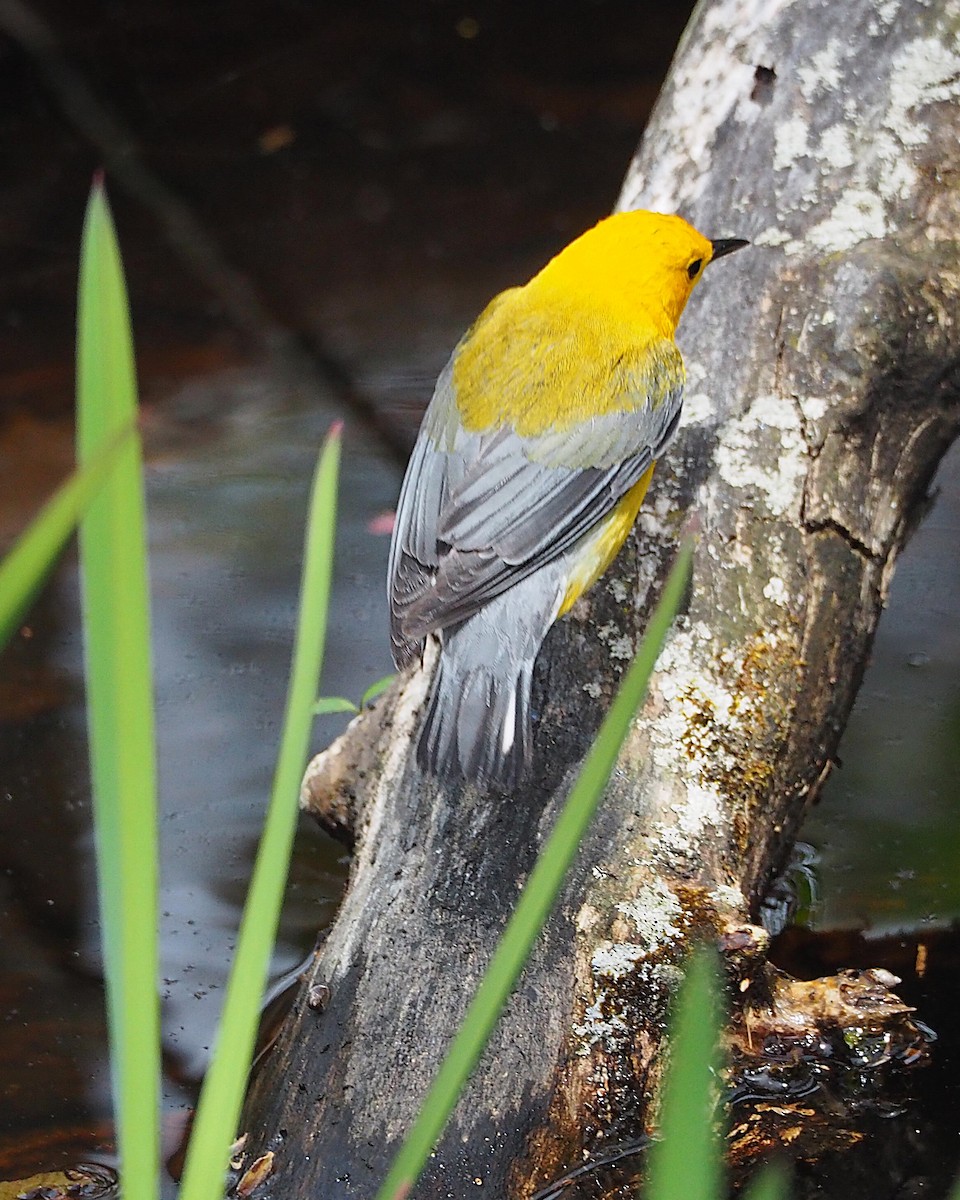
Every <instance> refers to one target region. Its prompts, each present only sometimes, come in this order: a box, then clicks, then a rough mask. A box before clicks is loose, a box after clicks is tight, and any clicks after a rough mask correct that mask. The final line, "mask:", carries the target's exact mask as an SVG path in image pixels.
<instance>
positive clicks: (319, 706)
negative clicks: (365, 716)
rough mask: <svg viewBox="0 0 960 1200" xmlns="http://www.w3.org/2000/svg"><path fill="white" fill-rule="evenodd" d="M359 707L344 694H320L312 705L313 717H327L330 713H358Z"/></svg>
mask: <svg viewBox="0 0 960 1200" xmlns="http://www.w3.org/2000/svg"><path fill="white" fill-rule="evenodd" d="M359 711H360V709H359V708H357V706H356V705H355V704H354V702H353V701H352V700H348V699H347V698H346V696H321V697H320V698H319V699H318V700H317V701H316V702H315V703H314V706H313V715H314V716H315V717H328V716H330V715H331V714H332V713H344V712H348V713H358V712H359Z"/></svg>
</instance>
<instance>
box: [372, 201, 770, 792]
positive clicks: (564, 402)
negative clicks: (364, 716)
mask: <svg viewBox="0 0 960 1200" xmlns="http://www.w3.org/2000/svg"><path fill="white" fill-rule="evenodd" d="M746 244H747V243H746V242H745V241H744V240H743V239H741V238H730V239H723V240H720V241H710V240H709V239H708V238H705V237H703V236H702V235H701V234H700V233H698V232H697V231H696V230H695V229H694V228H692V227H691V226H690V225H688V224H687V222H686V221H684V220H683V219H682V218H680V217H678V216H672V215H664V214H661V213H652V212H623V213H617V214H615V215H614V216H611V217H607V218H606V219H605V220H603V221H601V222H600V223H599V224H598V225H596V226H595V227H594V228H593V229H590V230H588V231H587V232H586V233H584V234H583V235H582V236H581V237H578V238H577V239H576V240H575V241H573V242H571V243H570V245H569V246H567V247H566V248H565V249H564V250H561V251H560V253H559V254H558V255H557V256H556V257H555V258H553V259H551V261H550V262H548V263H547V265H546V266H545V267H544V268H543V270H541V271H540V272H539V274H537V275H535V276H534V277H533V278H532V279H531V280H530V282H529V283H527V284H525V285H524V286H523V287H514V288H508V289H507V291H505V292H502V293H501V294H500V295H499V296H497V297H495V298H494V299H493V300H492V301H491V302H490V304H489V305H488V306H487V307H486V309H484V311H483V312H482V313H481V314H480V316H479V317H478V318H477V320H476V322H475V323H474V325H473V326H471V328H470V329H469V330H468V331H467V333H466V334H465V335H464V337H463V338H462V339H461V341H460V343H459V345H458V346H457V347H456V349H455V350H454V351H453V354H452V355H451V356H450V361H449V362H448V363H447V365H446V366H445V367H444V369H443V371H442V372H441V374H440V378H439V379H438V381H437V386H436V389H435V391H434V393H433V399H432V400H431V401H430V405H429V407H428V408H427V411H426V414H425V415H424V418H423V424H422V426H421V428H420V433H419V436H418V438H417V442H416V445H415V446H414V449H413V454H412V455H411V458H410V464H409V466H408V467H407V473H406V477H405V478H404V481H403V487H402V490H401V492H400V501H399V504H398V507H397V518H396V524H395V526H394V531H393V540H392V543H391V546H390V567H389V583H388V592H389V602H390V621H391V637H392V642H393V654H394V658H395V660H396V663H397V665H398V666H399V667H403V666H405V665H406V664H407V663H409V662H410V661H411V660H412V659H413V658H414V657H415V656H416V655H418V654H420V653H421V651H422V649H423V646H424V641H425V639H426V638H427V637H428V636H429V635H431V634H435V635H436V636H437V637H438V638H439V640H440V658H439V663H438V666H437V670H436V675H435V678H434V681H433V690H432V692H431V695H430V701H429V706H428V709H427V715H426V718H425V721H424V724H423V727H422V731H421V734H420V740H419V743H418V761H419V763H420V766H421V768H422V769H424V770H425V771H429V772H432V773H433V774H435V775H438V776H440V777H441V778H445V779H452V778H457V777H462V778H464V779H467V780H472V781H475V782H477V783H480V784H482V785H492V786H495V787H498V788H500V789H503V790H508V789H510V788H513V787H515V786H516V785H517V783H518V782H519V780H520V778H521V777H522V774H523V771H524V769H525V768H526V766H527V764H528V763H529V760H530V747H531V729H530V683H531V678H532V675H533V665H534V662H535V660H536V657H537V653H538V651H539V649H540V645H541V643H542V642H543V639H544V637H545V636H546V633H547V630H548V629H549V628H550V626H551V624H552V623H553V622H554V621H555V620H556V619H557V618H558V617H560V616H562V615H563V614H564V613H565V612H567V610H568V609H569V608H570V607H571V605H572V604H573V603H574V601H575V600H576V599H577V597H578V596H580V595H581V593H583V592H584V591H586V589H587V588H589V587H590V586H591V585H592V584H593V583H594V581H595V580H596V579H597V578H598V577H599V576H600V575H601V574H602V573H603V571H605V570H606V568H607V567H608V566H609V565H610V563H611V562H612V561H613V558H614V557H615V555H616V553H617V551H618V550H619V549H620V546H621V545H622V544H623V541H624V539H625V538H626V536H627V534H628V533H629V531H630V528H631V527H632V525H633V522H634V519H635V517H636V515H637V510H638V509H639V507H640V504H641V501H642V500H643V496H644V493H645V492H646V490H647V485H648V483H649V482H650V476H651V474H652V473H653V468H654V464H655V462H656V460H657V458H658V457H659V455H661V454H662V453H663V451H664V449H665V448H666V446H667V445H668V443H669V442H670V440H671V439H672V438H673V435H674V432H675V430H676V428H677V422H678V420H679V417H680V402H681V396H682V392H683V380H684V369H683V359H682V358H681V357H680V351H679V350H678V349H677V347H676V344H675V343H674V331H675V330H676V327H677V322H678V321H679V319H680V314H681V313H682V312H683V308H684V305H685V304H686V303H687V300H688V298H689V296H690V293H691V291H692V290H693V288H694V287H695V286H696V284H697V282H698V281H699V279H700V277H701V275H702V274H703V271H704V268H705V267H706V266H707V264H708V263H711V262H713V261H714V260H715V259H717V258H721V257H722V256H723V255H725V254H729V253H730V252H731V251H733V250H737V249H739V248H740V247H741V246H745V245H746Z"/></svg>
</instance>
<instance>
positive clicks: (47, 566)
mask: <svg viewBox="0 0 960 1200" xmlns="http://www.w3.org/2000/svg"><path fill="white" fill-rule="evenodd" d="M132 432H133V430H132V428H131V429H129V430H127V431H126V433H124V434H121V435H120V438H119V439H118V440H116V441H113V442H111V443H110V445H108V446H107V447H106V449H105V450H103V451H102V452H101V453H99V454H98V455H96V456H95V457H94V458H93V459H92V461H91V462H90V465H89V466H87V467H82V468H80V469H79V470H76V471H74V472H73V474H71V475H70V476H69V478H68V479H66V480H65V481H64V482H63V483H62V484H61V485H60V487H58V488H57V490H56V491H55V492H54V494H53V495H52V496H51V497H50V499H49V500H48V501H47V503H46V504H45V505H44V506H43V508H42V509H41V510H40V512H39V513H38V514H37V516H36V517H35V518H34V519H33V521H31V523H30V525H29V526H28V527H27V528H26V529H25V530H24V532H23V533H22V534H21V535H20V537H19V538H18V539H17V541H16V542H15V543H14V545H13V546H12V547H11V549H10V551H9V553H8V554H7V556H6V558H5V559H4V560H3V562H2V563H0V647H3V646H5V645H6V644H7V642H8V641H9V640H10V637H11V635H12V634H13V632H14V630H15V629H16V628H17V625H18V624H19V623H20V621H21V620H22V619H23V615H24V613H25V612H26V611H27V609H28V608H29V606H30V602H31V601H32V600H33V598H34V596H35V595H36V593H37V591H38V590H39V588H40V585H41V584H42V583H43V581H44V579H46V577H47V575H48V574H49V572H50V570H51V568H52V567H53V564H54V563H55V562H56V561H57V559H58V558H59V556H60V553H61V551H62V550H63V547H64V546H65V545H66V542H67V539H68V538H69V537H70V535H71V534H72V533H73V531H74V529H76V527H77V524H78V522H79V520H80V518H81V517H82V516H83V514H84V512H85V511H86V509H87V505H88V504H89V503H90V501H91V500H92V499H93V497H94V495H95V494H96V492H97V490H98V488H100V487H101V485H102V484H103V481H104V479H105V478H106V476H107V475H108V474H109V472H110V469H111V467H113V465H114V464H115V463H116V461H117V455H118V452H119V450H120V447H121V446H122V445H123V443H124V442H125V441H126V440H127V439H128V438H129V437H130V436H131V434H132Z"/></svg>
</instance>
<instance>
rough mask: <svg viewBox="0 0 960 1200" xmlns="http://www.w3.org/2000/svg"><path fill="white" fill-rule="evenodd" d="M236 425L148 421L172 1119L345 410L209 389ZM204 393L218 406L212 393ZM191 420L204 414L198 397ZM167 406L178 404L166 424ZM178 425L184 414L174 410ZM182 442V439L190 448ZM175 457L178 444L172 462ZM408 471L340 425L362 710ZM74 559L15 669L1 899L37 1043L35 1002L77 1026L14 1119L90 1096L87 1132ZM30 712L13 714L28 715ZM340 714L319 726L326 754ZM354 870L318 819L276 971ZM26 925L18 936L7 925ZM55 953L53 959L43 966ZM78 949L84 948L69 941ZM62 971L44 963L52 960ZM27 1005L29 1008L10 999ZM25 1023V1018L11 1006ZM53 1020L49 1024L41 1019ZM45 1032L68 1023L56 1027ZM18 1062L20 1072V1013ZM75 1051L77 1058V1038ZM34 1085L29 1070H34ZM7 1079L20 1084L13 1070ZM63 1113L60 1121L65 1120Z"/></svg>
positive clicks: (197, 1043) (247, 859)
mask: <svg viewBox="0 0 960 1200" xmlns="http://www.w3.org/2000/svg"><path fill="white" fill-rule="evenodd" d="M198 387H204V388H206V389H208V390H209V392H211V393H212V394H213V396H214V398H215V399H216V398H218V397H219V398H221V399H222V400H223V405H222V411H223V412H224V413H225V414H229V416H226V417H224V418H223V419H222V420H218V421H213V422H211V421H205V422H204V423H203V425H202V426H199V427H194V428H191V427H190V426H187V425H184V424H180V425H177V426H170V425H164V424H161V423H160V422H163V421H166V419H167V418H161V417H157V416H154V417H153V422H152V428H151V429H150V434H149V438H148V442H149V443H150V444H152V445H153V446H154V447H157V446H159V447H161V449H160V450H159V451H156V449H155V452H154V453H153V454H150V455H149V456H148V458H149V466H148V508H149V519H150V561H151V583H152V596H153V625H154V660H155V675H156V700H157V726H158V737H159V776H160V793H161V843H162V857H163V867H162V881H161V887H162V893H161V910H162V918H161V928H160V932H161V977H162V995H163V998H164V1007H163V1020H164V1031H165V1049H166V1056H167V1062H168V1068H169V1074H170V1079H169V1081H168V1094H167V1103H168V1106H170V1107H173V1108H178V1107H182V1106H183V1105H184V1104H185V1103H186V1101H187V1097H188V1095H189V1088H187V1090H186V1091H185V1090H184V1088H183V1086H182V1085H183V1084H184V1083H187V1084H189V1083H190V1082H191V1081H193V1080H196V1079H197V1078H198V1077H199V1075H200V1073H201V1071H202V1069H203V1067H204V1065H205V1062H206V1057H207V1052H208V1048H209V1046H210V1044H211V1042H212V1038H213V1033H214V1029H215V1024H216V1020H217V1016H218V1013H219V1009H220V1006H221V1003H222V999H223V986H224V982H225V976H226V971H227V969H228V966H229V961H230V956H231V951H232V949H233V944H234V935H235V930H236V926H237V921H238V916H239V910H240V907H241V905H242V902H243V897H244V893H245V888H246V881H247V879H248V876H249V872H250V865H251V861H252V855H253V851H254V849H255V845H256V839H257V837H258V834H259V830H260V826H261V822H262V817H263V812H264V809H265V805H266V802H267V799H268V797H269V791H270V786H271V782H272V774H273V762H274V756H275V753H276V749H277V742H278V737H279V720H280V714H281V713H282V711H283V703H284V698H285V687H286V673H287V668H288V665H289V657H290V652H291V645H292V630H293V622H294V615H295V605H296V596H297V590H298V584H299V573H300V556H301V549H302V539H303V521H304V517H305V512H306V503H307V493H308V488H309V483H310V478H311V475H312V471H313V467H314V464H315V461H316V454H317V451H318V448H319V445H320V442H321V440H322V437H323V435H324V433H325V431H326V429H327V427H328V426H329V424H330V421H331V420H332V418H333V416H334V412H333V410H332V407H331V406H330V405H329V404H327V403H325V402H323V401H322V399H320V398H318V397H317V396H316V395H315V393H314V394H311V393H309V392H306V391H304V392H303V393H302V394H298V393H294V394H290V393H288V392H287V391H286V389H285V388H283V387H279V386H278V385H277V383H276V381H275V380H273V379H272V378H271V376H270V374H269V371H268V370H267V369H266V368H264V369H262V370H257V369H256V368H249V369H245V370H243V371H240V370H237V371H232V372H229V373H227V374H224V375H220V376H217V377H214V378H211V379H209V380H208V381H206V382H205V383H204V382H201V381H196V380H194V381H193V382H192V383H191V384H190V388H191V389H196V388H198ZM209 399H210V396H209V395H208V396H207V400H209ZM187 407H188V408H189V407H191V406H190V405H189V404H188V405H187ZM164 411H166V410H164ZM169 411H170V412H172V413H177V412H180V413H181V414H182V412H183V405H178V404H177V403H176V398H174V403H173V404H172V405H171V406H170V409H169ZM185 433H186V434H189V436H187V437H185V436H184V435H185ZM164 446H175V447H176V452H175V453H174V452H168V451H164V450H163V449H162V448H163V447H164ZM398 486H399V471H398V469H397V468H396V467H395V465H394V464H393V463H392V462H391V461H389V460H387V459H386V458H385V457H383V456H382V455H380V454H378V452H377V450H376V448H373V447H371V446H370V445H361V439H360V437H359V436H358V434H357V433H356V431H351V429H350V428H349V426H348V428H347V430H346V434H345V441H344V455H343V478H342V487H341V503H340V511H339V517H338V541H337V557H336V564H335V580H334V595H333V602H332V617H331V626H330V630H329V634H328V642H327V662H326V667H325V671H324V677H323V680H322V681H321V685H320V686H321V690H322V691H324V692H326V693H330V694H339V695H346V696H350V697H359V696H360V695H361V694H362V692H363V691H364V689H365V688H366V686H367V685H368V684H369V683H370V682H371V681H372V680H374V679H376V678H378V677H379V676H380V675H382V674H384V673H385V672H386V671H387V670H388V669H389V668H390V661H389V651H388V639H387V634H386V624H385V613H384V604H383V601H382V591H383V583H382V581H383V578H384V574H385V569H386V554H387V540H386V538H385V537H383V536H376V535H374V534H372V533H370V532H368V528H367V527H368V523H369V522H370V521H371V520H372V519H373V518H375V517H376V516H377V515H378V514H379V513H381V512H382V511H383V510H384V509H387V508H389V507H391V505H392V503H393V501H394V498H395V494H396V490H397V488H398ZM76 590H77V578H76V567H75V564H67V565H66V566H65V567H64V568H63V569H62V570H61V572H60V573H59V575H58V576H57V579H56V581H55V583H54V585H53V587H52V588H51V589H50V590H49V591H48V593H47V595H46V596H45V598H44V600H43V601H42V603H41V605H40V607H39V608H38V610H37V611H36V612H35V613H33V614H32V615H31V623H32V630H33V636H31V637H21V638H19V639H18V640H17V642H16V643H15V645H14V646H13V647H12V648H11V650H10V651H9V652H8V653H7V654H6V655H5V656H4V660H3V664H2V668H3V674H4V677H5V678H7V679H8V681H9V680H10V679H11V677H12V675H11V673H12V672H16V673H17V675H18V678H19V680H20V685H21V689H20V694H21V695H22V696H24V697H26V696H31V695H32V696H33V699H32V702H31V703H32V706H33V707H34V708H36V707H37V706H38V705H39V706H41V707H42V710H43V711H41V712H39V713H38V712H36V711H32V712H31V711H26V710H29V709H30V707H31V704H26V710H22V711H20V713H19V716H21V717H23V718H25V719H23V720H17V719H12V720H8V721H7V722H6V724H5V728H4V737H3V744H2V747H0V772H2V775H0V778H2V780H3V798H4V804H3V810H2V812H3V816H2V820H3V826H2V833H3V850H2V856H3V858H2V862H3V866H4V868H5V872H6V880H5V886H6V888H7V889H9V891H10V892H15V893H16V898H17V901H18V903H19V904H20V905H22V906H23V910H24V912H25V913H26V914H27V919H28V921H29V923H30V929H29V930H28V931H27V932H26V935H25V938H24V940H23V941H22V942H21V943H19V944H18V943H17V942H15V941H13V940H11V936H10V934H9V933H8V932H6V931H5V935H4V938H3V946H4V951H5V957H6V956H7V955H8V954H10V953H11V952H12V953H13V954H14V955H15V957H16V962H15V963H7V964H5V965H6V966H8V967H9V968H10V970H9V971H7V972H4V974H5V975H6V976H7V977H8V978H10V977H11V975H15V974H16V970H17V969H19V971H20V972H22V975H20V976H18V978H20V979H22V980H26V981H30V982H29V987H28V994H26V995H25V997H24V999H23V1002H22V1007H23V1009H29V1016H30V1021H31V1022H32V1023H33V1026H34V1036H43V1033H42V1031H43V1030H44V1029H46V1030H47V1033H48V1035H49V1028H48V1026H47V1025H46V1022H45V1021H44V1020H43V1019H42V1013H43V1006H42V1005H41V1004H39V1003H38V997H45V998H48V999H49V1000H50V1001H51V1005H50V1006H51V1008H52V1009H55V1010H56V1011H57V1013H58V1014H59V1019H60V1021H61V1022H63V1023H64V1024H62V1025H61V1028H62V1029H64V1030H67V1031H68V1032H67V1033H65V1034H64V1036H63V1037H62V1038H58V1037H57V1036H52V1037H48V1054H52V1055H53V1057H54V1058H55V1059H56V1062H55V1063H53V1064H51V1071H50V1073H49V1075H48V1076H45V1077H44V1078H43V1079H42V1080H40V1079H39V1078H35V1079H34V1088H35V1091H36V1095H37V1097H38V1100H39V1107H38V1108H37V1109H36V1111H32V1110H29V1109H28V1108H27V1107H26V1106H24V1105H23V1104H22V1100H21V1098H20V1097H19V1094H18V1088H19V1087H20V1085H19V1084H18V1085H14V1086H13V1088H12V1090H11V1089H9V1088H8V1089H7V1091H6V1094H5V1096H4V1111H3V1112H2V1115H0V1123H2V1125H3V1127H4V1128H6V1129H12V1128H13V1127H15V1126H16V1125H18V1124H20V1123H21V1122H25V1123H27V1124H30V1123H31V1122H38V1121H40V1120H45V1119H48V1118H49V1116H50V1115H51V1104H50V1102H51V1098H52V1093H51V1090H52V1089H53V1090H55V1086H56V1085H55V1083H54V1082H53V1080H54V1079H55V1078H57V1077H58V1073H64V1089H63V1090H64V1093H65V1094H69V1095H70V1096H71V1097H72V1101H73V1104H74V1107H73V1108H72V1110H71V1112H70V1120H71V1121H73V1120H75V1119H76V1118H77V1115H78V1113H77V1109H76V1106H75V1105H76V1095H77V1093H78V1091H85V1092H86V1108H87V1112H86V1119H87V1120H88V1121H89V1122H96V1121H97V1120H99V1119H101V1118H105V1117H106V1116H107V1115H108V1114H109V1098H108V1095H107V1088H106V1077H105V1075H106V1073H105V1069H104V1067H103V1061H104V1052H103V1028H102V998H101V996H100V992H99V987H98V986H96V985H95V984H87V983H85V984H84V986H80V985H79V984H78V982H77V981H78V978H80V979H84V978H86V979H91V980H94V981H95V980H97V979H98V977H99V975H100V957H99V955H100V950H99V940H98V926H97V920H96V898H95V891H94V888H95V884H94V875H93V858H92V842H91V835H90V827H89V807H88V799H87V792H88V785H87V772H86V749H85V741H84V727H83V723H84V718H83V708H82V682H81V673H80V670H81V663H80V647H79V640H78V629H77V602H76ZM14 708H15V706H14V705H13V704H12V703H9V704H8V705H7V706H6V709H7V711H6V715H7V716H8V717H10V718H16V716H17V715H18V714H17V713H16V712H15V711H14ZM343 721H344V718H341V717H331V718H325V719H324V720H323V721H322V722H318V723H317V729H316V738H315V743H314V745H315V748H320V747H321V746H322V745H323V744H325V742H326V741H327V740H329V738H330V736H332V735H333V734H335V732H337V730H338V729H339V728H340V727H341V726H342V724H343ZM343 877H344V863H343V858H342V849H341V848H340V847H339V846H337V845H335V844H333V843H332V842H330V841H328V840H327V839H326V838H325V837H324V836H323V835H322V834H320V833H319V832H318V831H317V830H316V829H315V828H314V827H313V826H312V825H306V826H305V827H304V828H303V829H302V830H301V832H300V835H299V836H298V839H297V844H296V852H295V858H294V863H293V868H292V875H291V884H290V888H289V898H288V903H287V905H286V908H285V911H284V918H283V926H282V929H281V936H280V942H279V944H278V947H277V952H276V955H275V959H274V967H273V971H274V974H275V975H281V974H283V973H285V972H287V971H289V970H291V969H292V968H293V967H294V966H295V965H296V964H297V963H298V962H299V961H300V960H301V959H302V958H303V957H304V955H305V954H306V953H307V951H308V950H309V949H310V947H311V946H312V944H313V939H314V937H315V934H316V931H317V929H318V928H319V927H322V926H323V925H324V924H325V923H326V922H327V920H328V919H329V917H330V915H331V913H332V909H333V905H334V904H335V902H336V899H337V898H338V896H339V893H340V889H341V887H342V881H343ZM14 927H15V923H14ZM47 939H49V941H50V942H51V944H54V945H55V946H57V947H58V949H56V950H54V951H53V952H52V953H51V954H50V955H45V952H44V946H43V944H42V943H43V942H44V941H45V940H47ZM64 945H66V946H67V947H68V948H69V949H67V950H63V949H59V947H62V946H64ZM48 960H49V961H48ZM78 995H79V996H80V997H82V1001H83V1003H84V1004H86V1005H87V1007H88V1009H89V1013H88V1016H87V1017H86V1018H85V1020H84V1021H82V1022H81V1028H83V1029H84V1030H86V1032H87V1034H88V1035H89V1036H87V1037H86V1042H85V1043H84V1045H82V1046H81V1045H80V1044H78V1039H79V1035H78V1034H77V1032H76V1030H75V1029H74V1028H73V1025H72V1024H71V1023H70V1014H69V1011H64V1010H65V1009H67V1010H69V1009H71V1008H72V1007H75V1006H76V1003H77V1002H78V1001H77V1000H76V997H77V996H78ZM13 999H14V1001H16V996H14V997H13ZM14 1010H15V1013H16V1011H18V1009H17V1005H16V1003H15V1004H14ZM38 1018H39V1020H38ZM50 1020H51V1021H54V1020H55V1018H54V1016H53V1015H51V1017H50ZM3 1036H9V1037H10V1038H11V1040H10V1042H9V1044H8V1046H7V1048H6V1052H5V1053H6V1057H7V1059H8V1061H11V1060H12V1061H13V1062H17V1061H18V1060H19V1061H21V1062H22V1061H23V1053H22V1047H23V1043H22V1037H21V1032H20V1030H19V1028H18V1025H17V1022H16V1016H15V1015H14V1017H13V1018H11V1020H10V1021H8V1023H7V1025H6V1027H5V1034H4V1035H3ZM64 1039H66V1042H67V1043H68V1044H64ZM23 1066H24V1068H25V1069H26V1070H27V1071H29V1066H28V1064H26V1063H23ZM8 1077H9V1075H8ZM65 1116H66V1114H65V1113H61V1115H60V1120H61V1121H62V1120H63V1119H64V1117H65Z"/></svg>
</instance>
